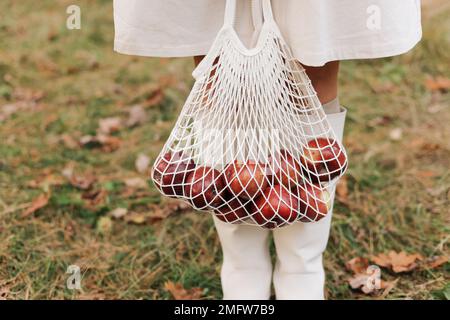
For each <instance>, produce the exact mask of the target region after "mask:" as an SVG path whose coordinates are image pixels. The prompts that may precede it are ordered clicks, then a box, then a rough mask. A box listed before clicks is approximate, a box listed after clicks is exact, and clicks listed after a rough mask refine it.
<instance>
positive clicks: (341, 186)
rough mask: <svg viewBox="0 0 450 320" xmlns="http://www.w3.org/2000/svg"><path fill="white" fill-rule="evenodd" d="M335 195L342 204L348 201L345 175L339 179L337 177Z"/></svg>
mask: <svg viewBox="0 0 450 320" xmlns="http://www.w3.org/2000/svg"><path fill="white" fill-rule="evenodd" d="M336 195H337V198H338V200H339V201H340V202H342V203H344V204H345V203H347V202H348V183H347V176H343V177H342V178H341V179H339V181H338V183H337V185H336Z"/></svg>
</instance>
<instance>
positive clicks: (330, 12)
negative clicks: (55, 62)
mask: <svg viewBox="0 0 450 320" xmlns="http://www.w3.org/2000/svg"><path fill="white" fill-rule="evenodd" d="M257 2H258V1H257V0H238V6H237V17H236V23H235V25H236V29H237V32H238V34H239V35H240V36H241V38H242V40H243V42H244V43H249V41H250V38H251V36H252V33H253V23H252V15H251V12H252V10H251V8H252V5H254V6H255V5H256V4H255V3H257ZM224 7H225V0H114V22H115V43H114V48H115V50H116V51H118V52H120V53H125V54H132V55H142V56H158V57H182V56H193V55H204V54H206V52H207V51H208V49H209V47H210V46H211V43H212V41H213V39H214V38H215V35H216V33H217V31H218V30H219V29H220V27H221V26H222V24H223V16H224ZM272 7H273V11H274V16H275V20H276V21H277V23H278V25H279V27H280V29H281V32H282V34H283V36H284V38H285V40H286V41H287V43H288V44H289V45H290V46H291V49H292V51H293V53H294V56H295V57H296V58H298V59H299V61H300V62H302V63H304V64H306V65H311V66H320V65H323V64H324V63H326V62H328V61H333V60H345V59H365V58H379V57H386V56H393V55H398V54H401V53H404V52H406V51H408V50H410V49H411V48H412V47H414V45H415V44H416V43H417V42H418V41H419V40H420V38H421V36H422V29H421V21H420V20H421V18H420V0H272Z"/></svg>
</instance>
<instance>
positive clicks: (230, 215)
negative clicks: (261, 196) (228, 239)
mask: <svg viewBox="0 0 450 320" xmlns="http://www.w3.org/2000/svg"><path fill="white" fill-rule="evenodd" d="M214 213H215V214H216V217H217V218H218V219H219V220H222V221H224V222H230V223H233V222H238V221H239V220H242V219H243V218H245V217H246V216H247V215H248V214H247V210H246V209H245V203H243V202H241V201H239V200H238V199H237V198H234V199H231V200H229V201H228V202H225V203H223V204H222V205H221V206H220V207H218V208H216V210H214Z"/></svg>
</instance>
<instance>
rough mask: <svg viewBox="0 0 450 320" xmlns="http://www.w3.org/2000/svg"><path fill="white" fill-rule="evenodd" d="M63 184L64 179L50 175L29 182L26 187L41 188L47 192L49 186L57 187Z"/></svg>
mask: <svg viewBox="0 0 450 320" xmlns="http://www.w3.org/2000/svg"><path fill="white" fill-rule="evenodd" d="M64 182H65V179H64V178H63V177H61V176H59V175H54V174H52V173H50V174H47V175H44V176H41V177H38V178H36V179H34V180H30V181H29V182H28V183H27V186H28V187H30V188H42V189H45V190H48V189H49V187H50V186H59V185H62V184H63V183H64Z"/></svg>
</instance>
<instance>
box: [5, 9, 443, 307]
mask: <svg viewBox="0 0 450 320" xmlns="http://www.w3.org/2000/svg"><path fill="white" fill-rule="evenodd" d="M426 2H427V3H428V2H429V1H426ZM72 3H73V1H58V4H57V5H55V2H54V1H49V0H44V1H39V2H36V1H20V2H19V1H12V0H4V1H2V2H1V4H0V11H1V12H8V14H7V15H4V16H3V17H2V19H1V21H0V299H1V298H5V299H37V298H41V299H62V298H65V299H89V298H95V299H104V298H106V299H168V298H172V297H174V296H175V297H176V296H177V295H178V296H180V295H183V294H184V295H186V297H199V298H202V299H211V298H221V289H220V279H219V271H220V261H221V251H220V246H219V242H218V238H217V235H216V233H215V230H214V226H213V223H212V220H211V218H210V216H209V215H208V214H206V213H198V212H193V211H192V210H189V209H186V208H185V207H183V206H180V205H179V204H178V203H174V202H172V201H168V200H165V199H162V198H161V197H160V195H159V193H158V192H157V191H156V189H155V188H154V186H153V185H152V184H151V183H148V184H145V183H144V184H143V182H144V181H147V180H148V179H147V178H148V177H147V175H146V174H145V173H139V172H138V171H137V169H136V167H138V168H141V167H142V168H143V172H144V171H146V170H145V167H146V166H147V163H146V161H147V160H148V159H149V160H150V161H152V160H153V159H154V158H155V157H156V155H157V154H158V152H159V150H160V148H161V147H162V145H163V143H164V141H165V139H166V138H167V137H168V134H169V133H170V130H171V127H172V126H173V124H174V121H175V119H176V116H177V113H178V111H179V110H180V108H181V107H182V104H183V101H184V99H185V98H186V96H187V94H188V92H189V88H190V86H191V85H192V83H193V80H192V78H191V76H190V72H191V70H192V68H193V63H192V61H191V59H158V58H153V59H149V58H143V57H131V56H124V55H120V54H117V53H114V52H113V51H112V43H113V21H112V4H111V2H110V1H106V0H104V1H87V0H83V1H77V3H78V4H79V5H80V7H81V9H82V28H81V30H68V29H67V28H66V25H65V19H66V17H67V15H66V13H65V9H66V7H67V6H68V5H69V4H72ZM423 27H424V30H423V31H424V33H423V36H424V37H423V40H422V41H421V43H420V44H419V45H418V46H417V47H416V48H415V49H414V50H413V51H411V52H410V53H408V54H405V55H402V56H398V57H394V58H386V59H377V60H372V61H346V62H343V63H342V72H341V77H340V84H341V89H340V90H341V91H340V96H341V101H342V103H343V104H344V105H345V106H347V107H348V118H347V123H346V132H345V139H344V141H345V145H346V147H347V150H348V153H349V158H350V166H349V170H348V173H347V175H346V178H345V180H343V182H342V184H341V185H340V187H339V194H338V197H337V202H336V205H335V212H334V217H333V226H332V231H331V238H330V241H329V245H328V249H327V251H326V254H325V258H324V261H325V268H326V272H327V284H326V293H327V297H328V298H330V299H375V298H376V299H440V298H443V297H445V296H446V295H447V297H448V296H450V292H449V290H450V289H449V286H448V283H449V264H448V263H446V264H441V265H440V266H437V267H424V266H423V265H424V263H425V262H424V261H428V260H427V259H431V258H432V257H434V256H440V257H442V256H446V255H448V250H447V245H448V239H449V224H448V218H449V213H450V212H449V198H450V190H449V188H450V171H449V168H450V126H449V125H448V124H449V123H450V110H449V105H450V93H449V87H450V85H449V84H448V82H449V80H448V79H449V78H450V9H449V7H448V6H445V5H440V6H437V7H430V8H425V11H424V16H423ZM133 106H138V107H135V108H134V109H132V108H133ZM131 109H132V110H134V111H132V112H131V113H132V114H133V112H134V114H135V115H137V116H131V117H130V110H131ZM111 118H113V120H111ZM117 118H118V119H117ZM102 119H103V120H104V121H103V122H102V123H103V125H102V126H101V127H102V128H103V129H101V130H99V126H100V123H101V121H100V120H102ZM105 119H106V120H105ZM139 155H141V156H140V157H139ZM137 158H139V159H140V160H139V161H137V166H136V159H137ZM117 208H125V209H126V210H116V209H117ZM114 215H115V216H116V218H115V217H114ZM121 215H123V216H122V217H120V216H121ZM390 250H394V251H396V252H401V251H404V252H406V253H407V254H419V255H420V256H421V257H423V261H422V262H420V261H419V263H418V265H419V266H418V267H411V268H412V270H411V271H408V272H401V273H396V272H394V271H392V270H391V269H390V268H389V267H386V268H382V278H383V279H384V280H385V281H387V282H388V283H389V286H388V288H387V289H384V290H379V291H377V292H375V293H373V294H370V295H365V294H363V293H361V292H360V291H358V290H352V289H351V288H350V287H349V284H348V281H347V280H348V278H350V277H351V276H352V272H351V271H350V270H349V269H348V268H346V262H348V261H349V260H350V259H352V258H355V257H365V258H369V259H371V257H373V256H375V255H378V254H380V253H386V252H388V251H390ZM272 251H273V247H272ZM69 265H78V266H80V268H81V272H82V281H81V286H82V290H81V291H79V290H69V289H68V288H67V287H66V279H67V278H68V276H69V275H68V274H66V270H67V268H68V266H69Z"/></svg>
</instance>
